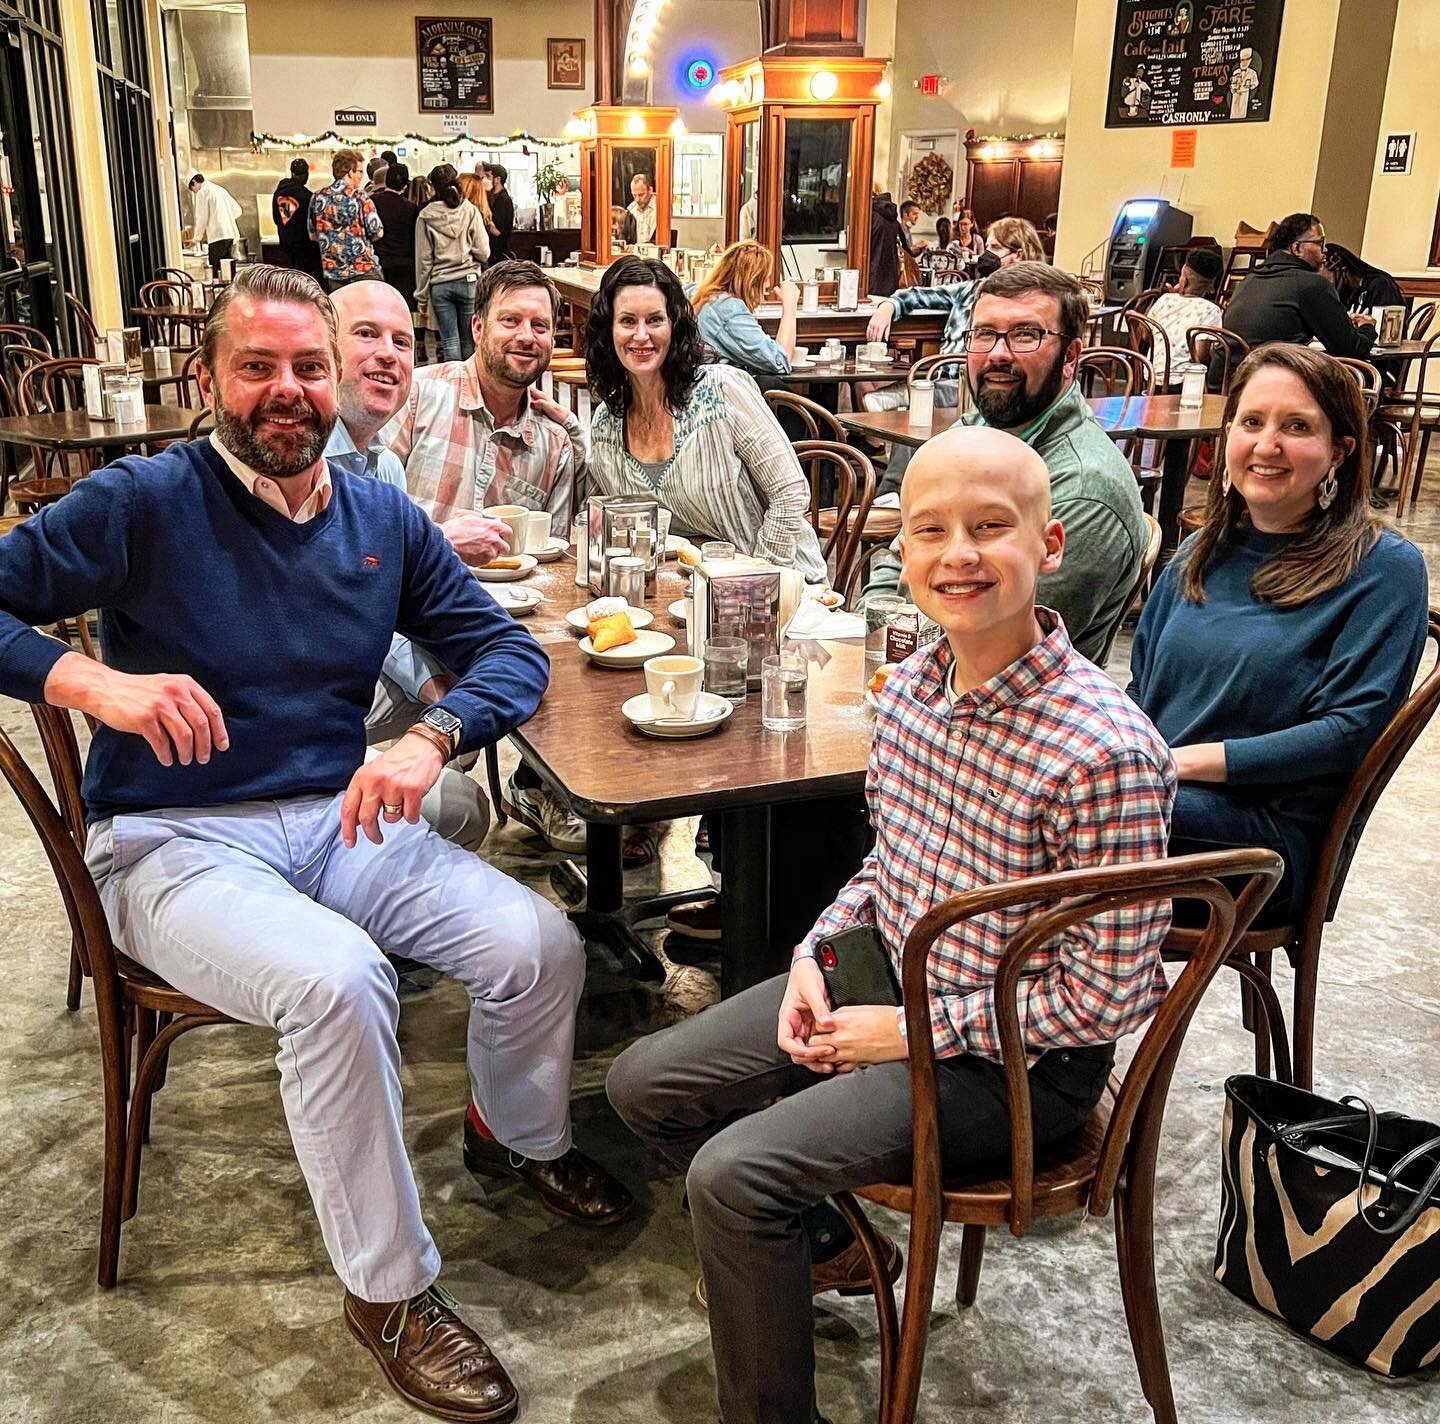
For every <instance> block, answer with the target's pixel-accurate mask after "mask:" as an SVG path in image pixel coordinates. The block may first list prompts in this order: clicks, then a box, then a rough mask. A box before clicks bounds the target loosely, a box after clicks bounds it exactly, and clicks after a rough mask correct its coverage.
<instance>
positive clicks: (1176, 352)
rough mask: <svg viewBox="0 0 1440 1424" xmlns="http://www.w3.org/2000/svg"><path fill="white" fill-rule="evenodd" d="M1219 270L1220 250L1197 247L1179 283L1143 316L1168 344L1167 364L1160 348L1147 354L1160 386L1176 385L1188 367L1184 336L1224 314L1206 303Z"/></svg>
mask: <svg viewBox="0 0 1440 1424" xmlns="http://www.w3.org/2000/svg"><path fill="white" fill-rule="evenodd" d="M1220 270H1221V262H1220V251H1219V249H1218V248H1215V247H1197V248H1196V249H1195V250H1194V251H1193V252H1191V253H1188V254H1187V255H1186V258H1185V266H1184V267H1183V268H1182V269H1181V271H1180V280H1179V282H1177V283H1176V285H1175V289H1174V290H1173V291H1170V292H1164V293H1162V294H1161V295H1160V296H1158V297H1156V299H1155V301H1154V302H1153V303H1152V304H1151V306H1150V309H1149V310H1148V311H1146V312H1145V313H1144V315H1145V316H1148V317H1149V318H1150V320H1151V321H1153V322H1154V323H1155V324H1156V325H1157V326H1159V327H1160V328H1161V329H1162V330H1163V331H1164V332H1165V340H1166V341H1167V343H1168V344H1169V358H1170V359H1169V363H1168V367H1167V365H1166V360H1165V357H1166V352H1165V350H1164V349H1161V350H1158V351H1154V352H1152V353H1151V360H1152V361H1153V362H1154V363H1155V379H1156V381H1157V382H1159V384H1161V385H1162V386H1174V385H1179V383H1180V373H1181V372H1182V370H1183V369H1184V368H1185V366H1186V365H1188V364H1189V361H1190V344H1189V340H1188V337H1189V335H1190V332H1191V330H1192V329H1193V328H1194V327H1197V326H1219V325H1220V323H1221V322H1222V321H1223V320H1224V316H1225V313H1224V312H1222V311H1221V310H1220V308H1219V307H1218V306H1216V305H1215V303H1214V302H1213V301H1211V300H1210V293H1211V292H1213V291H1214V290H1215V284H1216V282H1217V281H1219V278H1220Z"/></svg>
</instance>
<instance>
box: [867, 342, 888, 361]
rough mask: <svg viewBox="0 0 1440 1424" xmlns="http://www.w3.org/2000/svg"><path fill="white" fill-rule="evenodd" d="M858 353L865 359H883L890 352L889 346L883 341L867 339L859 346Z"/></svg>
mask: <svg viewBox="0 0 1440 1424" xmlns="http://www.w3.org/2000/svg"><path fill="white" fill-rule="evenodd" d="M860 354H861V355H862V356H863V357H864V358H865V360H867V361H883V360H884V359H885V358H886V356H888V355H889V354H890V348H889V347H888V346H887V345H886V344H885V343H884V342H883V341H867V342H866V343H865V344H864V346H862V347H861V348H860Z"/></svg>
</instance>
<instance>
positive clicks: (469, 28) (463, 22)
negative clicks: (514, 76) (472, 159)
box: [415, 16, 495, 114]
mask: <svg viewBox="0 0 1440 1424" xmlns="http://www.w3.org/2000/svg"><path fill="white" fill-rule="evenodd" d="M415 58H416V62H417V63H418V65H419V68H420V80H419V82H420V112H421V113H437V114H438V113H446V112H451V113H467V114H493V113H494V112H495V91H494V88H493V87H492V85H491V77H490V62H491V48H490V21H489V20H477V19H473V18H470V17H468V16H460V17H457V18H455V19H448V20H446V19H433V18H427V17H425V16H417V17H416V19H415Z"/></svg>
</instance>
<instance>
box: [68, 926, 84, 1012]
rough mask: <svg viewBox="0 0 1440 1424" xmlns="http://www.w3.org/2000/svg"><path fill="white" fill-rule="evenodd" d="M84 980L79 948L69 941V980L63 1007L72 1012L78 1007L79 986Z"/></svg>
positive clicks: (72, 941)
mask: <svg viewBox="0 0 1440 1424" xmlns="http://www.w3.org/2000/svg"><path fill="white" fill-rule="evenodd" d="M84 982H85V971H84V970H83V969H82V968H81V967H80V950H79V949H78V947H77V946H76V944H75V941H74V940H73V939H72V940H71V941H70V981H69V983H67V984H66V986H65V1007H66V1008H67V1009H68V1010H69V1011H70V1012H71V1013H72V1014H73V1013H74V1012H75V1010H76V1009H78V1008H79V1007H80V988H81V986H82V985H83V984H84Z"/></svg>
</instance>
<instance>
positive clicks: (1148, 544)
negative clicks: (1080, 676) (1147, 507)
mask: <svg viewBox="0 0 1440 1424" xmlns="http://www.w3.org/2000/svg"><path fill="white" fill-rule="evenodd" d="M1144 518H1145V535H1146V537H1145V551H1144V553H1142V554H1141V556H1140V572H1139V573H1138V574H1137V575H1136V576H1135V586H1134V588H1132V589H1131V590H1130V597H1129V598H1127V599H1126V600H1125V607H1124V609H1123V610H1122V611H1121V613H1120V616H1119V617H1118V618H1117V619H1116V620H1115V622H1114V623H1113V624H1111V626H1110V631H1109V632H1108V633H1106V634H1105V643H1104V646H1103V647H1102V648H1101V649H1100V656H1099V657H1098V658H1096V659H1095V661H1096V663H1097V664H1098V665H1099V666H1100V667H1102V668H1103V667H1104V666H1105V664H1106V663H1108V662H1109V661H1110V654H1111V653H1112V652H1114V650H1115V640H1116V638H1118V637H1119V636H1120V629H1121V628H1122V627H1123V626H1124V624H1125V620H1126V618H1128V617H1129V616H1130V614H1132V613H1134V612H1135V611H1136V610H1137V609H1138V608H1139V607H1140V605H1141V604H1142V603H1143V602H1144V601H1145V590H1146V589H1147V588H1149V587H1150V576H1151V575H1152V574H1153V573H1154V572H1155V565H1156V564H1158V563H1159V562H1160V545H1161V543H1162V537H1161V529H1160V521H1159V520H1158V519H1156V518H1155V516H1154V515H1152V514H1147V515H1145V516H1144Z"/></svg>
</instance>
